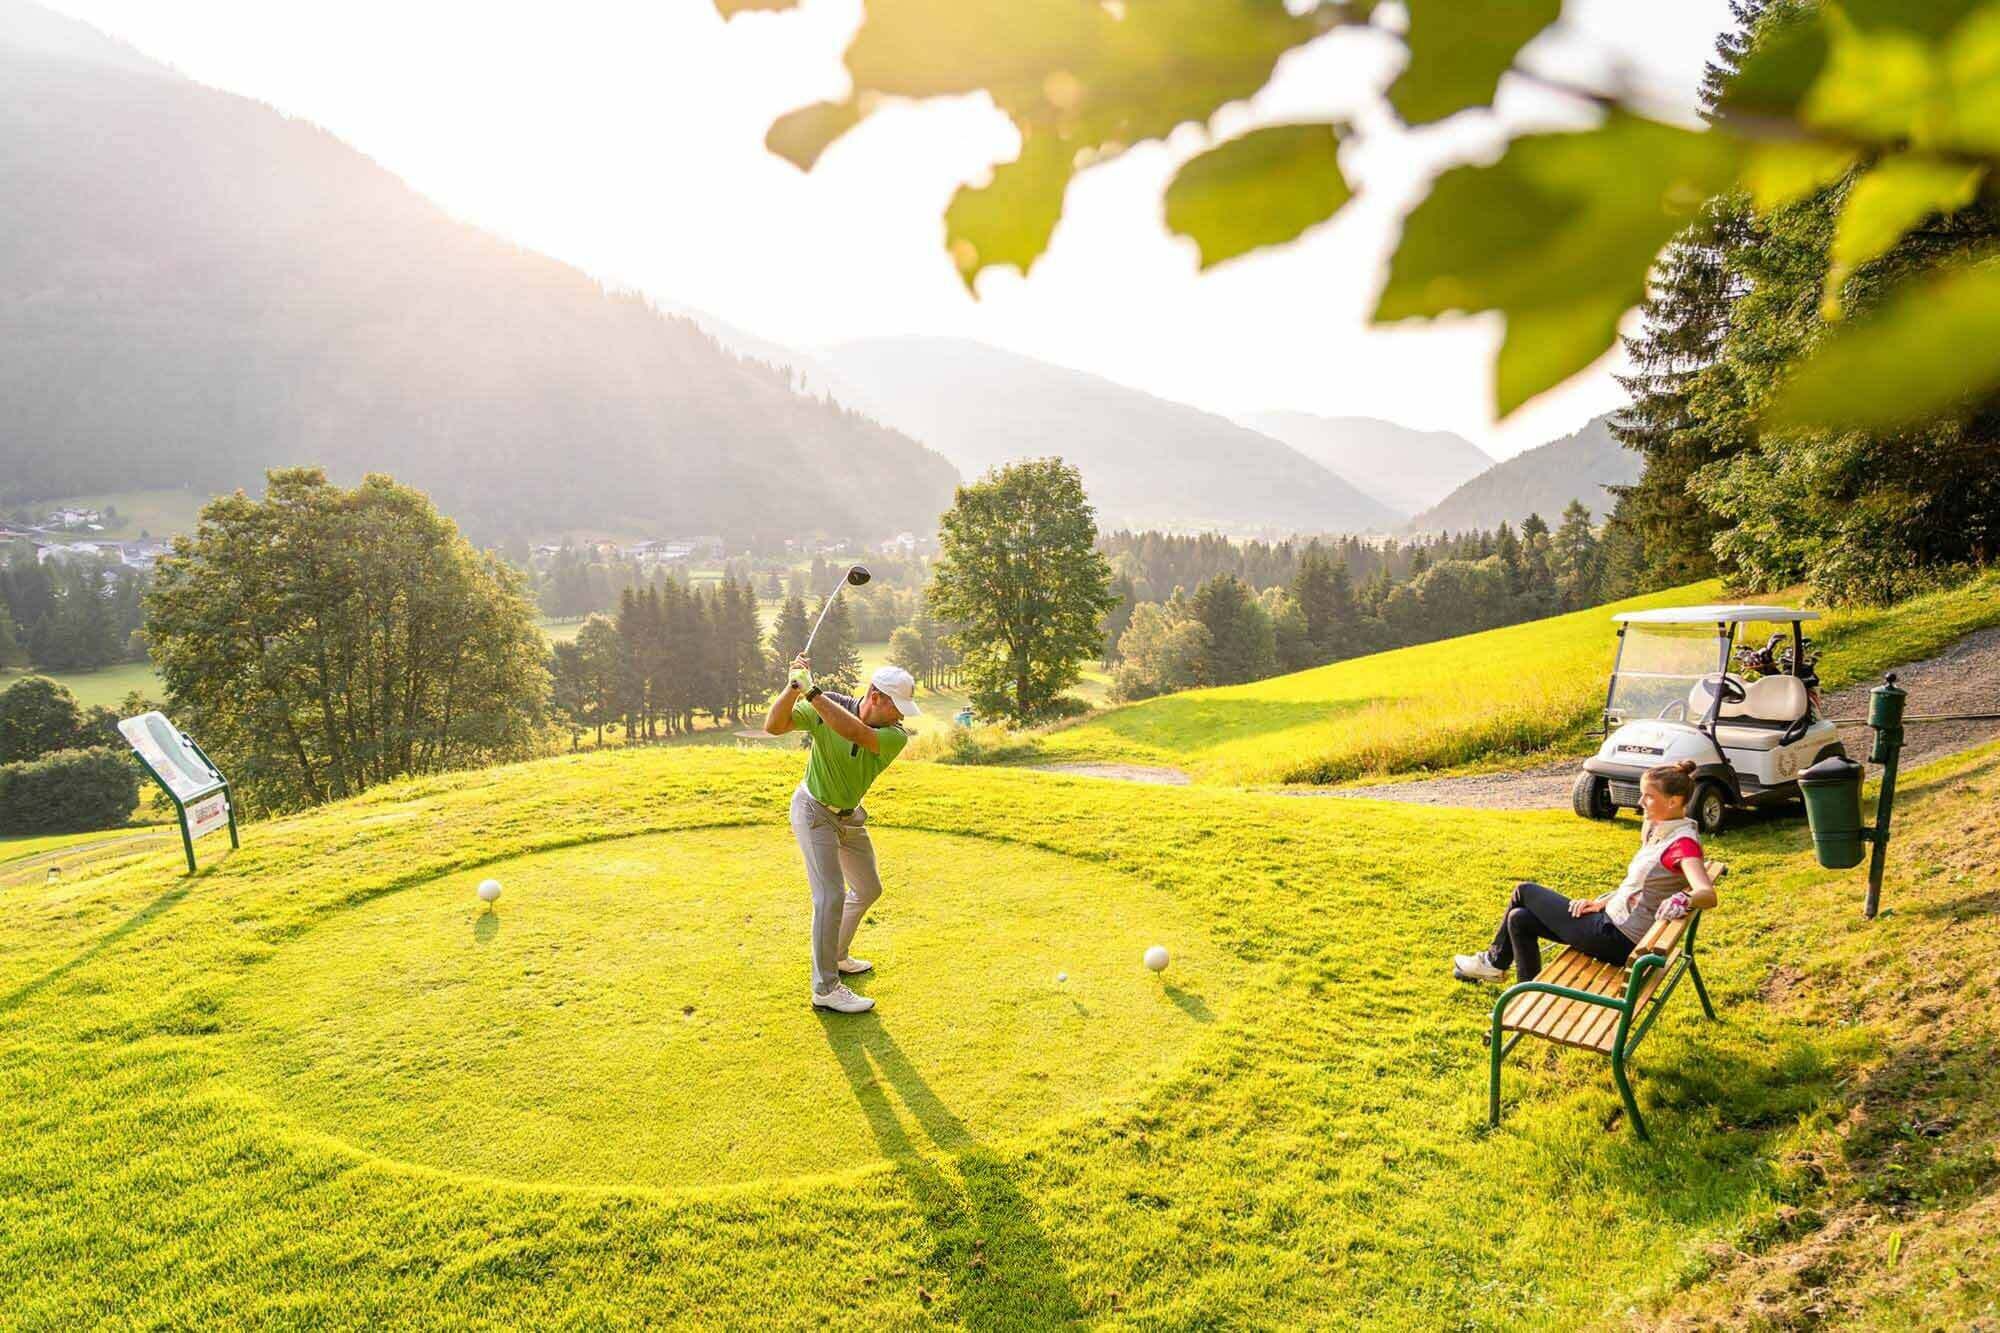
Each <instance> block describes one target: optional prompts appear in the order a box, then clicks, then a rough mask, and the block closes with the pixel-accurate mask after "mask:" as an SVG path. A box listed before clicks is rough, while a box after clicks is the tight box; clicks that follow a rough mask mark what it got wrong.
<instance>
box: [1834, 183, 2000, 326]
mask: <svg viewBox="0 0 2000 1333" xmlns="http://www.w3.org/2000/svg"><path fill="white" fill-rule="evenodd" d="M1984 174H1985V173H1984V169H1983V168H1979V167H1966V166H1963V165H1960V164H1957V163H1951V162H1935V161H1931V160H1929V159H1926V158H1920V157H1908V156H1904V157H1894V158H1891V159H1889V160H1888V161H1887V162H1884V163H1882V164H1881V165H1880V166H1878V167H1876V168H1875V169H1874V170H1873V171H1870V172H1869V173H1868V174H1867V175H1865V176H1863V177H1862V178H1861V179H1860V180H1858V181H1856V182H1855V183H1854V188H1853V189H1852V190H1850V191H1848V195H1847V201H1846V203H1845V204H1844V205H1843V206H1842V208H1841V210H1840V222H1839V224H1838V225H1837V226H1836V228H1835V230H1834V233H1833V246H1832V249H1831V251H1830V252H1829V258H1830V259H1831V265H1830V267H1829V269H1828V271H1827V275H1826V299H1825V302H1824V303H1823V306H1822V310H1823V312H1824V313H1825V315H1826V317H1827V318H1829V319H1837V318H1838V317H1839V314H1840V289H1841V286H1842V284H1844V283H1845V282H1846V281H1847V278H1848V275H1850V274H1851V273H1853V272H1854V270H1855V269H1857V268H1860V267H1861V266H1862V265H1863V264H1866V263H1868V262H1869V261H1870V260H1873V259H1879V258H1881V257H1882V256H1883V255H1885V254H1887V253H1888V252H1889V250H1890V248H1891V247H1892V246H1894V245H1895V244H1896V242H1897V241H1900V240H1901V239H1902V238H1903V236H1904V234H1905V233H1907V232H1908V231H1909V230H1910V229H1911V228H1912V227H1915V226H1916V225H1917V224H1918V223H1920V222H1922V221H1923V220H1924V219H1925V218H1927V217H1930V216H1931V215H1932V214H1934V213H1955V212H1957V211H1958V210H1959V209H1961V208H1963V207H1965V206H1966V205H1967V204H1969V203H1971V202H1972V196H1973V194H1974V192H1976V191H1977V190H1978V188H1979V178H1980V177H1981V176H1982V175H1984Z"/></svg>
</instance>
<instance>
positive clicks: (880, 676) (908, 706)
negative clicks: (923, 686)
mask: <svg viewBox="0 0 2000 1333" xmlns="http://www.w3.org/2000/svg"><path fill="white" fill-rule="evenodd" d="M868 683H869V684H870V685H873V686H874V687H875V688H876V689H878V690H880V691H882V693H884V694H886V695H888V696H889V702H890V703H892V704H894V705H896V711H897V712H899V713H901V714H902V715H903V716H904V717H917V716H918V715H920V714H921V713H922V712H923V711H924V710H923V709H921V708H919V707H917V682H916V679H915V678H914V677H913V676H911V675H910V673H909V672H907V671H905V670H903V668H901V667H899V666H885V667H876V668H875V674H874V675H872V676H870V677H869V678H868Z"/></svg>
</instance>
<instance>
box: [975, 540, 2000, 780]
mask: <svg viewBox="0 0 2000 1333" xmlns="http://www.w3.org/2000/svg"><path fill="white" fill-rule="evenodd" d="M1798 596H1799V594H1798V593H1797V592H1796V590H1793V591H1789V592H1778V593H1774V594H1770V595H1769V596H1768V597H1767V598H1759V597H1752V596H1744V597H1739V598H1728V599H1725V597H1724V595H1723V591H1722V587H1721V585H1720V584H1719V583H1717V582H1714V581H1710V582H1706V583H1696V584H1689V585H1687V586H1685V587H1680V588H1671V589H1668V590H1666V591H1664V592H1656V593H1650V594H1648V595H1646V596H1644V597H1635V598H1631V599H1629V600H1627V601H1623V602H1617V603H1613V604H1611V605H1608V606H1602V607H1594V608H1592V609H1590V610H1587V611H1577V612H1573V613H1571V614H1569V615H1563V616H1555V617H1552V618H1550V619H1547V620H1537V621H1531V622H1528V623H1526V624H1521V625H1509V626H1507V627H1505V628H1503V629H1495V630H1487V631H1485V632H1483V633H1480V634H1469V635H1462V636H1460V637H1457V638H1452V639H1440V640H1438V641H1436V642H1434V643H1426V644H1419V645H1417V646H1415V647H1411V648H1398V649H1396V650H1394V651H1392V652H1385V653H1375V654H1373V655H1371V656H1368V657H1357V658H1350V659H1348V660H1346V661H1343V662H1335V663H1333V664H1332V665H1330V666H1324V667H1319V668H1316V669H1314V670H1311V671H1300V672H1296V673H1294V674H1292V675H1288V676H1278V677H1274V678H1272V679H1270V680H1261V681H1257V682H1255V683H1253V684H1249V685H1235V686H1228V687H1224V688H1219V689H1204V690H1189V691H1187V692H1185V693H1182V694H1174V695H1168V696H1165V697H1163V698H1158V699H1148V700H1146V701H1145V702H1143V703H1137V704H1132V705H1129V706H1127V707H1123V708H1114V709H1111V710H1109V711H1107V712H1104V713H1100V714H1098V715H1096V716H1093V717H1089V718H1086V719H1083V720H1082V721H1079V722H1077V723H1076V724H1074V725H1071V726H1066V727H1058V728H1055V729H1053V730H1051V731H1049V732H1048V733H1047V734H1046V735H1043V736H1040V737H1039V738H1037V743H1036V744H1035V745H1034V747H1033V749H1032V751H1030V750H1027V749H1024V748H1017V749H1016V750H1015V751H1013V752H1012V753H1011V754H1009V755H1008V756H1007V757H1008V758H1014V759H1020V758H1027V757H1035V758H1042V759H1054V760H1062V761H1072V762H1073V761H1084V760H1089V761H1103V762H1122V763H1133V764H1157V765H1172V766H1175V767H1178V768H1181V769H1184V770H1186V771H1187V772H1189V773H1190V774H1192V775H1193V776H1194V777H1195V778H1196V779H1197V780H1198V781H1203V782H1213V783H1224V784H1248V785H1268V784H1283V783H1337V782H1347V781H1352V780H1354V779H1357V778H1386V777H1395V776H1399V775H1404V774H1413V773H1420V772H1436V771H1439V770H1452V769H1467V768H1480V769H1486V768H1502V767H1514V766H1518V765H1519V764H1521V763H1522V762H1523V761H1524V760H1526V759H1528V758H1530V757H1534V756H1538V755H1545V756H1550V757H1553V756H1555V755H1558V754H1564V753H1571V752H1575V751H1577V750H1579V749H1581V748H1583V747H1584V746H1585V745H1586V743H1587V741H1588V738H1589V733H1590V731H1591V730H1592V729H1593V728H1595V727H1597V726H1599V725H1600V724H1601V720H1602V719H1601V714H1602V709H1603V705H1604V691H1605V684H1606V681H1607V678H1608V676H1609V674H1610V671H1611V664H1612V658H1613V654H1614V651H1615V648H1616V638H1615V636H1614V631H1615V626H1614V625H1613V624H1612V621H1611V616H1612V615H1613V614H1614V613H1616V612H1619V611H1628V610H1643V609H1647V608H1651V607H1665V606H1696V605H1704V604H1707V603H1711V602H1717V601H1722V600H1740V601H1747V602H1755V601H1763V600H1769V601H1775V602H1778V603H1781V604H1794V605H1796V604H1798V603H1797V600H1796V599H1797V598H1798ZM1993 624H2000V574H1994V573H1988V574H1985V575H1983V576H1981V577H1979V578H1976V579H1973V580H1971V581H1969V582H1966V583H1963V584H1961V585H1959V586H1957V587H1954V588H1949V589H1945V590H1942V591H1938V592H1933V593H1930V594H1927V595H1924V596H1921V597H1916V598H1913V599H1911V600H1909V601H1906V602H1902V603H1899V604H1898V605H1896V606H1893V607H1857V608H1832V609H1828V610H1827V611H1826V612H1825V617H1824V619H1822V620H1820V621H1818V622H1817V623H1815V624H1813V625H1811V626H1809V631H1810V633H1811V634H1812V637H1813V638H1814V639H1815V640H1816V641H1817V643H1818V645H1819V648H1820V650H1821V652H1822V654H1823V656H1822V658H1821V667H1820V674H1821V677H1822V679H1823V681H1824V682H1825V684H1826V685H1827V686H1828V687H1829V688H1833V687H1838V686H1840V685H1844V684H1848V683H1850V682H1853V681H1858V680H1865V679H1867V678H1869V677H1870V676H1873V675H1875V674H1876V673H1878V672H1880V671H1882V670H1884V669H1886V668H1888V667H1891V666H1894V665H1896V664H1898V663H1901V662H1905V661H1910V660H1913V659H1916V658H1921V657H1925V656H1927V655H1929V654H1932V653H1935V652H1937V651H1938V650H1940V649H1942V648H1944V647H1945V646H1947V645H1948V644H1950V643H1952V642H1953V641H1954V640H1956V639H1957V638H1959V637H1960V636H1962V635H1964V634H1966V633H1969V632H1970V631H1972V630H1975V629H1979V628H1983V627H1985V626H1988V625H1993Z"/></svg>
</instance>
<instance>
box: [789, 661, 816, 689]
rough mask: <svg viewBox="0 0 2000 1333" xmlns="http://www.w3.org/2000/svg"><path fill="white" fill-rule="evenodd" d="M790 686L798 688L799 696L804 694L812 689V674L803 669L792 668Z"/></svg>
mask: <svg viewBox="0 0 2000 1333" xmlns="http://www.w3.org/2000/svg"><path fill="white" fill-rule="evenodd" d="M792 684H794V685H796V686H798V687H799V693H800V694H804V693H806V692H807V691H809V690H811V689H812V687H813V673H812V672H811V671H810V670H808V669H807V668H805V667H793V668H792Z"/></svg>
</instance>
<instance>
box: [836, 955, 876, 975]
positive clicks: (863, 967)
mask: <svg viewBox="0 0 2000 1333" xmlns="http://www.w3.org/2000/svg"><path fill="white" fill-rule="evenodd" d="M834 966H835V967H837V968H839V969H840V975H842V976H844V977H858V976H860V975H861V974H862V973H863V972H873V971H874V970H875V964H873V963H871V962H869V961H868V960H867V959H866V958H843V959H841V960H840V961H839V962H837V963H835V964H834Z"/></svg>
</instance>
